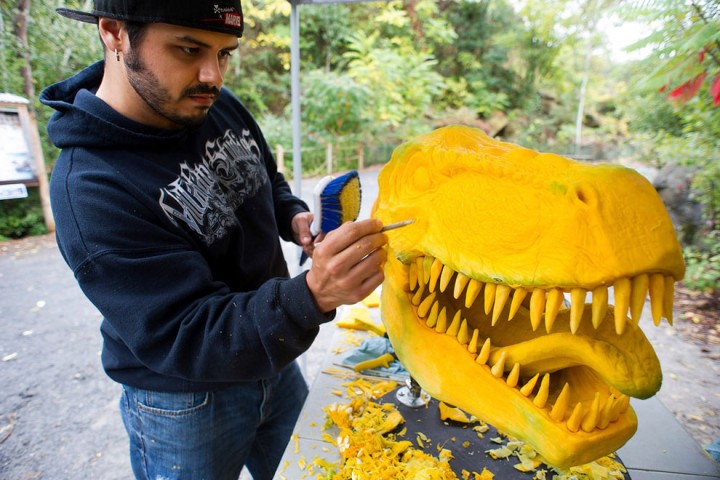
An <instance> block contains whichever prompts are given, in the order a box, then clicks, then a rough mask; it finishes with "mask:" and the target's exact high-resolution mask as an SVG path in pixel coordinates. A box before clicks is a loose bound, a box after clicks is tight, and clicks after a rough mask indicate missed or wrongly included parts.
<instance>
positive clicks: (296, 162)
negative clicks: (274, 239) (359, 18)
mask: <svg viewBox="0 0 720 480" xmlns="http://www.w3.org/2000/svg"><path fill="white" fill-rule="evenodd" d="M290 6H291V8H290V95H291V108H292V144H293V185H294V187H293V188H294V190H295V195H296V196H298V197H300V196H302V159H301V155H300V18H299V12H298V5H297V0H290Z"/></svg>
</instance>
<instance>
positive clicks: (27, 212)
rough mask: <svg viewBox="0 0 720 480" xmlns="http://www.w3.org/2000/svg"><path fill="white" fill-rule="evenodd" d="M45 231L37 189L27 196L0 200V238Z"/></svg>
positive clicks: (4, 238)
mask: <svg viewBox="0 0 720 480" xmlns="http://www.w3.org/2000/svg"><path fill="white" fill-rule="evenodd" d="M45 233H47V229H46V228H45V217H43V212H42V208H41V206H40V200H39V198H38V194H37V189H33V191H30V192H29V196H28V198H22V199H17V200H3V201H0V240H8V239H11V238H12V239H14V238H22V237H26V236H30V235H43V234H45Z"/></svg>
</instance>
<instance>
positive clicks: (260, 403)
mask: <svg viewBox="0 0 720 480" xmlns="http://www.w3.org/2000/svg"><path fill="white" fill-rule="evenodd" d="M307 394H308V389H307V384H306V383H305V380H304V379H303V377H302V375H301V373H300V370H299V368H298V366H297V363H292V364H291V365H289V366H288V367H286V368H285V369H284V370H283V371H282V372H281V373H280V374H279V375H277V376H276V377H274V378H271V379H267V380H259V381H253V382H243V383H240V384H238V385H236V386H233V387H230V388H228V389H225V390H220V391H215V392H195V393H167V392H154V391H149V390H141V389H137V388H132V387H128V386H126V385H123V395H122V398H121V399H120V412H121V414H122V419H123V423H124V424H125V429H126V430H127V432H128V436H129V437H130V462H131V464H132V469H133V473H134V474H135V477H136V478H137V479H142V480H151V479H152V480H161V479H163V480H165V479H173V480H175V479H177V480H180V479H192V480H195V479H204V480H237V479H238V477H239V476H240V472H241V470H242V468H243V465H246V464H247V468H248V470H249V471H250V473H251V474H252V476H253V480H265V479H268V480H269V479H271V478H272V477H273V475H274V473H275V470H276V469H277V466H278V464H279V463H280V459H281V458H282V455H283V453H284V452H285V447H286V446H287V444H288V442H289V441H290V436H291V434H292V432H293V428H294V427H295V421H296V420H297V418H298V416H299V415H300V410H301V409H302V405H303V403H304V401H305V398H306V397H307Z"/></svg>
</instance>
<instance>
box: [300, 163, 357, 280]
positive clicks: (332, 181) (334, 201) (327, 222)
mask: <svg viewBox="0 0 720 480" xmlns="http://www.w3.org/2000/svg"><path fill="white" fill-rule="evenodd" d="M361 199H362V188H361V187H360V176H359V175H358V172H357V170H351V171H349V172H348V173H346V174H344V175H340V176H339V177H332V176H327V177H325V178H323V179H322V180H320V181H319V182H318V184H317V185H316V186H315V189H314V190H313V200H314V207H315V218H314V219H313V222H312V224H311V225H310V233H311V234H312V236H313V239H314V238H315V237H316V236H317V235H318V234H320V232H323V233H328V232H332V231H333V230H335V229H336V228H338V227H339V226H340V225H342V224H343V223H345V222H353V221H355V220H356V219H357V217H358V215H359V214H360V202H361ZM307 258H308V257H307V254H306V253H305V252H304V251H303V252H302V254H301V255H300V265H301V266H302V265H303V264H304V263H305V261H306V260H307Z"/></svg>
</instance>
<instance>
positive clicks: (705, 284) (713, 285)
mask: <svg viewBox="0 0 720 480" xmlns="http://www.w3.org/2000/svg"><path fill="white" fill-rule="evenodd" d="M684 254H685V263H686V266H687V270H686V272H685V279H684V280H683V282H684V283H685V284H686V285H687V286H688V287H690V288H692V289H694V290H702V291H708V292H712V291H720V231H717V230H716V231H714V232H711V233H710V234H709V235H707V236H706V237H705V238H704V239H703V240H702V244H700V245H698V246H692V247H687V248H685V249H684Z"/></svg>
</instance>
